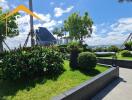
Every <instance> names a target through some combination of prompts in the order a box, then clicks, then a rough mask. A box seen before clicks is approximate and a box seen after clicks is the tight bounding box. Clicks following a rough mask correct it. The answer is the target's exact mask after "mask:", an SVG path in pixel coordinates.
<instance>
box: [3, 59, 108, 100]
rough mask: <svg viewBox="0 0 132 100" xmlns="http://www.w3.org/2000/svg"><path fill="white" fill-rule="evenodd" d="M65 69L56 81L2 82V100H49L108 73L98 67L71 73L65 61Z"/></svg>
mask: <svg viewBox="0 0 132 100" xmlns="http://www.w3.org/2000/svg"><path fill="white" fill-rule="evenodd" d="M65 69H66V71H65V72H64V73H63V74H61V75H60V76H59V77H58V78H57V79H55V80H53V79H48V78H42V79H41V80H40V79H36V80H34V81H32V82H29V83H21V82H19V83H12V82H7V81H6V82H5V81H4V82H3V81H0V100H49V99H50V98H52V97H53V96H56V95H58V94H60V93H61V92H64V91H66V90H69V89H71V88H72V87H75V86H77V85H79V84H80V83H82V82H84V81H86V80H88V79H91V78H92V77H94V76H96V75H97V74H99V73H101V72H104V71H106V70H107V69H108V67H105V66H100V65H97V66H96V69H95V70H93V71H91V72H89V73H83V72H80V71H78V70H76V71H71V70H70V68H69V62H68V61H65Z"/></svg>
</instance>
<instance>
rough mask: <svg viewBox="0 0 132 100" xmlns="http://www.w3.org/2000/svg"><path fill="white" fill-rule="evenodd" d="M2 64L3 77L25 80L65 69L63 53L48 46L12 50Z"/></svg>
mask: <svg viewBox="0 0 132 100" xmlns="http://www.w3.org/2000/svg"><path fill="white" fill-rule="evenodd" d="M0 65H1V69H2V77H3V78H4V79H8V80H25V79H31V78H34V77H38V76H40V75H44V74H45V75H48V76H51V75H56V74H58V73H61V72H62V71H63V59H62V54H61V53H60V52H58V51H56V50H54V49H53V48H47V47H44V48H43V47H34V48H31V51H30V50H26V49H24V50H23V49H18V50H15V51H11V52H9V53H8V54H6V55H5V56H4V58H3V59H2V62H1V64H0Z"/></svg>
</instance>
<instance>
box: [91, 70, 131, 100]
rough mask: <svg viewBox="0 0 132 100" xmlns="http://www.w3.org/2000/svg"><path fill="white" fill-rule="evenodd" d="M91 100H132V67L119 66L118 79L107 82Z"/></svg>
mask: <svg viewBox="0 0 132 100" xmlns="http://www.w3.org/2000/svg"><path fill="white" fill-rule="evenodd" d="M93 100H132V69H125V68H120V79H118V80H115V81H114V82H112V83H111V84H109V85H108V86H107V87H106V88H105V89H104V90H102V91H101V92H100V93H99V94H97V95H96V96H95V97H94V98H93Z"/></svg>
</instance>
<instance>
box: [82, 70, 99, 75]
mask: <svg viewBox="0 0 132 100" xmlns="http://www.w3.org/2000/svg"><path fill="white" fill-rule="evenodd" d="M80 72H81V73H83V74H85V75H87V76H95V75H98V74H100V73H101V72H100V71H99V70H97V69H92V70H80Z"/></svg>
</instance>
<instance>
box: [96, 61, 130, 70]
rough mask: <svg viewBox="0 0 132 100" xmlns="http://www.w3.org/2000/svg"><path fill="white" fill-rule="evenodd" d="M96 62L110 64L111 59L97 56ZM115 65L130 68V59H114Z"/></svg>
mask: <svg viewBox="0 0 132 100" xmlns="http://www.w3.org/2000/svg"><path fill="white" fill-rule="evenodd" d="M98 63H101V64H107V65H112V63H113V60H112V59H104V58H98ZM116 66H119V67H123V68H130V69H132V61H130V60H116Z"/></svg>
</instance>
